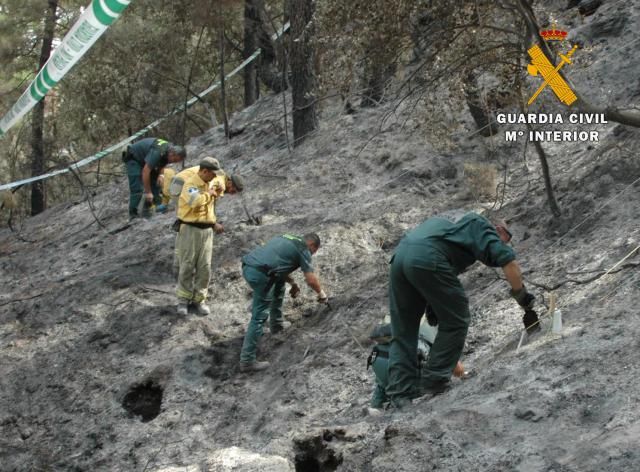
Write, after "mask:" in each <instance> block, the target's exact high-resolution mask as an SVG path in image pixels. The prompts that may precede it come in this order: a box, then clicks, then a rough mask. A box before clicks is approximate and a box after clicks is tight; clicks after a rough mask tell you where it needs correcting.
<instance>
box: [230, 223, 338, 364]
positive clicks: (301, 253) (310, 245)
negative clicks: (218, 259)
mask: <svg viewBox="0 0 640 472" xmlns="http://www.w3.org/2000/svg"><path fill="white" fill-rule="evenodd" d="M319 248H320V237H319V236H318V235H317V234H315V233H308V234H305V235H304V236H302V237H300V236H294V235H291V234H284V235H282V236H277V237H275V238H273V239H271V240H270V241H268V242H267V244H265V245H264V246H260V247H257V248H256V249H254V250H253V251H251V252H250V253H249V254H247V255H245V256H244V257H243V258H242V275H243V277H244V279H245V280H246V281H247V283H248V284H249V285H250V286H251V288H252V289H253V304H252V307H251V321H249V326H248V327H247V332H246V334H245V336H244V342H243V343H242V352H241V353H240V371H241V372H254V371H259V370H264V369H266V368H268V367H269V362H267V361H262V362H259V361H256V348H257V345H258V340H259V339H260V337H261V336H262V326H263V325H264V323H265V321H266V320H267V318H269V325H270V329H271V333H273V334H276V333H278V332H280V331H282V329H283V319H282V302H283V300H284V292H285V283H288V284H290V285H291V290H290V291H289V293H290V294H291V296H292V297H293V298H296V297H297V296H298V294H299V293H300V287H299V286H298V285H297V284H296V283H295V282H294V280H293V278H292V277H291V273H292V272H293V271H295V270H296V269H298V268H300V269H301V270H302V272H303V274H304V279H305V281H306V282H307V285H309V287H311V288H312V289H313V290H314V291H315V292H316V293H317V294H318V302H319V303H327V300H328V298H327V294H326V293H325V292H324V290H323V289H322V286H321V285H320V280H318V277H317V276H316V275H315V274H314V272H313V265H312V263H311V256H312V254H315V253H316V252H317V251H318V249H319Z"/></svg>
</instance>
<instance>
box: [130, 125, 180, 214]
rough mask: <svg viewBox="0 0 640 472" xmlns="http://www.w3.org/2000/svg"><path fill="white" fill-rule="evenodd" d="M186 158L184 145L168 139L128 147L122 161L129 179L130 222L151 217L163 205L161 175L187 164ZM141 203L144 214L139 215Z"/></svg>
mask: <svg viewBox="0 0 640 472" xmlns="http://www.w3.org/2000/svg"><path fill="white" fill-rule="evenodd" d="M186 157H187V152H186V151H185V149H184V148H183V147H182V146H177V145H175V144H171V143H170V142H168V141H165V140H164V139H158V138H145V139H141V140H140V141H138V142H137V143H134V144H132V145H130V146H129V147H127V150H126V151H125V152H123V153H122V161H123V162H124V165H125V167H126V171H127V178H128V179H129V218H130V219H132V218H136V217H138V216H145V217H148V216H151V212H150V208H151V206H152V205H153V204H154V203H155V204H156V205H159V204H161V203H162V196H161V195H160V190H161V189H160V186H159V185H158V183H157V182H158V176H159V175H161V174H162V172H163V169H164V167H165V166H166V165H167V164H169V163H173V162H180V161H183V160H184V159H185V158H186ZM141 200H142V201H141ZM141 203H143V210H142V215H140V214H139V212H138V207H139V206H140V204H141Z"/></svg>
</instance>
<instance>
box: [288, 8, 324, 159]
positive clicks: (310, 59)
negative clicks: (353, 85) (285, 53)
mask: <svg viewBox="0 0 640 472" xmlns="http://www.w3.org/2000/svg"><path fill="white" fill-rule="evenodd" d="M314 11H315V2H314V1H313V0H291V1H290V2H289V18H290V21H291V35H290V46H289V59H290V64H291V89H292V95H293V139H294V146H297V145H299V144H300V143H301V142H302V140H303V139H304V138H305V137H306V136H307V135H308V134H309V133H311V132H312V131H313V130H315V129H316V127H317V125H318V120H317V117H316V97H315V89H316V76H315V71H314V64H315V46H314V44H313V35H314V32H315V27H314V22H313V13H314Z"/></svg>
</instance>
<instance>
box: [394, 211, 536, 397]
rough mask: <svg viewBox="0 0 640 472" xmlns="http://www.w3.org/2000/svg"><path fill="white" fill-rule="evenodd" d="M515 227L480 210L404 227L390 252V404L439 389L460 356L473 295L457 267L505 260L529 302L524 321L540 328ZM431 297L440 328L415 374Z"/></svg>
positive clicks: (518, 295)
mask: <svg viewBox="0 0 640 472" xmlns="http://www.w3.org/2000/svg"><path fill="white" fill-rule="evenodd" d="M510 240H511V233H509V231H508V229H507V228H506V226H505V225H504V224H503V223H497V224H495V225H494V224H492V223H491V222H489V220H487V219H486V218H484V217H483V216H480V215H478V214H476V213H468V214H466V215H465V216H463V217H462V218H461V219H460V220H459V221H457V222H455V223H452V222H450V221H449V220H447V219H444V218H438V217H434V218H429V219H428V220H426V221H425V222H424V223H422V224H421V225H420V226H418V227H417V228H415V229H413V230H412V231H410V232H409V233H407V234H406V235H405V237H404V238H403V239H402V240H401V241H400V243H399V244H398V247H397V248H396V250H395V253H394V255H393V257H392V258H391V263H390V264H391V268H390V275H389V277H390V284H389V308H390V315H391V331H392V336H393V338H392V341H391V346H390V349H389V372H388V373H389V383H388V385H387V388H386V394H387V396H388V397H389V398H390V400H391V404H392V405H393V406H394V407H396V408H402V407H403V406H406V405H407V404H409V403H411V400H412V399H413V398H417V397H419V396H421V395H424V394H427V393H431V394H438V393H442V392H444V391H445V390H447V389H448V388H449V380H450V378H451V374H452V372H453V369H454V367H455V366H456V363H457V362H458V360H459V359H460V355H461V354H462V349H463V347H464V341H465V338H466V336H467V330H468V329H469V321H470V314H469V300H468V299H467V296H466V295H465V292H464V289H463V288H462V284H461V283H460V280H459V279H458V277H457V276H458V274H460V273H461V272H463V271H464V270H465V269H467V268H468V267H469V266H470V265H472V264H473V263H474V262H476V261H480V262H482V263H483V264H485V265H487V266H490V267H501V268H502V270H503V272H504V275H505V277H506V279H507V281H508V283H509V284H510V285H511V295H512V296H513V298H515V300H516V301H517V302H518V304H520V306H522V307H523V308H525V309H526V310H527V311H526V314H525V317H524V318H523V322H524V323H525V327H527V328H528V329H537V328H538V324H537V321H538V319H537V315H536V314H535V312H534V311H533V304H534V301H535V297H534V296H533V295H531V294H530V293H528V292H527V290H526V288H525V286H524V284H523V283H522V275H521V272H520V266H519V265H518V263H517V262H516V261H515V259H516V255H515V252H514V251H513V249H512V248H511V247H510V246H509V245H508V244H507V243H508V242H509V241H510ZM427 304H429V305H431V307H432V308H433V311H434V314H435V317H436V318H437V322H438V328H439V329H438V334H437V336H436V338H435V341H434V343H433V346H432V347H431V351H430V353H429V354H430V355H429V359H428V361H427V364H426V366H425V368H424V369H423V370H422V375H421V376H418V375H417V364H416V359H417V357H418V356H417V348H418V329H419V326H420V318H421V317H422V315H423V313H424V312H425V308H426V306H427Z"/></svg>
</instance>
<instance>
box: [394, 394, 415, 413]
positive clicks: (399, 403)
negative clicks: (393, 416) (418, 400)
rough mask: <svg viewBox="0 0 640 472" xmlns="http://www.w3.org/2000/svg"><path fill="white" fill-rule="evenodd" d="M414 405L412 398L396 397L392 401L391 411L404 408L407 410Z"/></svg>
mask: <svg viewBox="0 0 640 472" xmlns="http://www.w3.org/2000/svg"><path fill="white" fill-rule="evenodd" d="M411 404H412V401H411V398H409V397H394V398H392V399H391V401H390V402H389V407H388V408H389V409H390V410H396V411H399V410H402V409H403V408H406V407H407V406H410V405H411Z"/></svg>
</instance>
